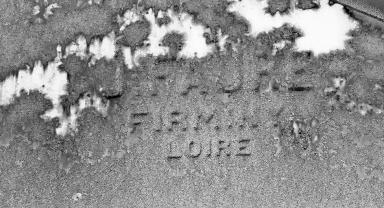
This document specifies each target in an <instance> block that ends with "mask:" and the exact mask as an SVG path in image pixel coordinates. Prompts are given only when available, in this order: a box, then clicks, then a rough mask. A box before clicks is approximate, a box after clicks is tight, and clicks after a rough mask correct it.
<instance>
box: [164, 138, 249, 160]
mask: <svg viewBox="0 0 384 208" xmlns="http://www.w3.org/2000/svg"><path fill="white" fill-rule="evenodd" d="M250 142H251V140H250V139H241V140H224V139H210V140H203V141H199V140H189V141H186V142H184V143H176V141H172V142H170V143H169V145H168V148H169V149H168V153H169V154H168V158H170V159H180V158H181V157H182V156H185V157H188V158H207V157H212V156H216V157H220V156H225V155H226V156H228V157H231V156H250V155H251V149H250V146H249V144H250ZM203 147H204V148H203Z"/></svg>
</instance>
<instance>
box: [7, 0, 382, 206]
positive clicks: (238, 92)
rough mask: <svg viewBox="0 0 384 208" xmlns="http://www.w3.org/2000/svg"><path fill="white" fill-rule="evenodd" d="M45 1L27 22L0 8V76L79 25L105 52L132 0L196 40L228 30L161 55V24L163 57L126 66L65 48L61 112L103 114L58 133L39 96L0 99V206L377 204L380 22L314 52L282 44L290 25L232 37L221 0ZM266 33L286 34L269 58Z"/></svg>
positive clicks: (26, 8)
mask: <svg viewBox="0 0 384 208" xmlns="http://www.w3.org/2000/svg"><path fill="white" fill-rule="evenodd" d="M49 2H50V3H54V2H55V1H49ZM57 2H59V3H61V5H62V8H59V9H57V10H55V11H54V14H53V15H51V16H49V18H48V19H47V20H46V21H44V23H43V24H36V23H33V24H32V23H31V22H30V19H29V18H32V17H30V16H27V15H26V14H23V15H19V13H24V12H25V13H28V14H30V12H31V10H32V5H34V1H27V0H24V1H22V0H20V1H15V3H14V4H10V3H8V2H7V1H5V3H3V4H4V5H2V6H0V11H1V9H2V10H4V12H0V15H1V16H0V17H1V21H0V22H1V26H0V34H2V35H1V36H0V37H1V39H0V40H1V42H0V47H1V48H2V49H3V51H2V52H0V68H1V71H0V80H4V79H5V77H7V76H8V75H9V74H10V73H11V72H12V73H16V71H17V69H20V68H22V67H24V66H23V64H24V63H33V62H34V61H36V60H37V59H39V60H43V61H44V60H45V61H49V60H51V59H52V58H53V57H55V53H56V46H57V44H68V43H69V42H71V41H73V40H75V38H76V35H78V34H80V33H81V34H84V35H85V36H86V38H87V41H88V43H89V40H91V39H92V38H94V37H99V36H104V35H107V34H108V33H109V32H110V31H112V30H113V31H115V32H116V33H117V35H116V36H117V39H118V41H117V43H118V44H119V45H118V47H120V46H121V45H125V46H130V47H133V48H135V47H141V46H142V45H141V44H142V42H143V41H144V40H145V39H146V38H147V35H148V34H147V32H148V31H147V30H146V28H145V24H143V25H141V24H142V22H137V23H134V24H132V25H129V26H128V27H127V28H126V29H125V30H124V31H123V32H122V33H118V28H119V27H118V25H117V23H116V20H115V19H114V18H115V17H116V15H118V14H121V10H124V11H125V9H127V8H132V7H133V6H134V4H136V3H138V4H139V7H143V8H139V10H140V11H141V10H143V11H145V9H146V8H155V9H157V10H165V9H168V8H172V9H175V10H177V9H179V10H182V11H184V12H189V13H191V14H193V17H194V20H195V21H196V22H197V23H201V24H203V25H205V26H207V27H208V28H211V31H212V34H207V41H208V42H209V41H213V40H214V39H215V38H212V37H210V36H214V35H216V34H217V32H218V29H221V30H222V32H223V34H227V35H228V36H229V37H228V41H227V43H226V50H225V51H219V50H217V51H215V53H212V54H209V55H208V56H206V57H204V58H200V59H198V58H176V57H177V52H178V50H180V48H182V47H184V45H183V44H182V42H183V40H184V39H183V38H184V37H183V35H180V34H175V33H173V34H170V35H169V36H166V38H164V40H163V44H164V45H166V46H169V47H170V49H171V53H170V55H169V56H167V57H153V56H147V57H144V58H142V60H141V63H142V64H141V65H140V66H135V67H133V68H131V69H129V68H127V67H126V66H125V65H124V63H123V62H124V61H123V57H122V54H121V53H120V52H117V53H116V54H115V56H114V58H113V59H112V60H107V59H106V58H103V59H101V60H97V61H96V62H95V64H94V65H92V64H89V63H90V62H89V60H90V57H86V58H83V59H81V58H80V57H76V56H75V55H71V56H69V57H67V58H66V59H65V60H63V65H62V66H61V68H60V70H62V71H64V72H66V73H67V74H68V86H67V90H68V94H67V95H66V96H64V97H63V98H62V100H61V102H62V103H61V104H62V106H63V111H64V114H65V115H66V116H69V115H70V114H71V107H73V106H74V105H77V104H78V105H80V104H79V102H81V99H82V98H83V97H84V96H87V95H88V94H96V95H97V96H99V97H100V100H101V101H102V102H103V103H104V102H105V103H108V111H107V112H106V113H105V114H104V113H100V109H95V108H86V109H85V110H83V111H81V112H80V113H79V117H78V119H77V131H74V132H72V133H69V134H66V135H64V136H60V135H57V134H56V133H55V129H56V128H57V127H58V126H59V125H60V122H62V121H60V120H59V119H53V120H49V121H47V120H44V119H43V118H42V117H41V115H43V114H44V112H45V111H46V110H48V109H50V108H51V107H52V106H51V105H52V104H51V102H50V101H49V100H48V99H47V98H45V97H44V96H43V95H42V94H40V93H39V92H37V91H33V92H22V93H21V95H20V96H19V97H17V98H15V100H14V102H13V103H12V104H10V105H8V106H0V122H1V123H0V201H1V204H0V207H383V205H384V195H383V194H384V173H383V170H384V163H383V157H384V155H383V154H384V151H383V148H384V141H383V134H384V128H383V125H384V120H383V118H382V116H383V114H382V112H381V111H380V110H384V109H383V101H384V90H383V88H384V74H383V60H384V59H383V56H384V51H383V48H384V47H382V46H383V45H384V39H383V38H382V37H383V36H382V34H383V31H382V30H381V29H378V28H374V27H373V26H371V25H369V24H362V25H361V27H360V28H359V29H357V30H355V31H352V32H351V35H352V39H351V40H350V41H348V43H347V47H346V49H345V50H338V51H333V52H331V53H328V54H324V55H321V56H317V57H314V56H313V54H311V53H307V52H296V51H294V50H293V47H294V41H295V39H296V38H297V37H299V36H300V35H303V34H300V31H296V30H295V29H294V28H290V27H289V26H287V25H285V26H284V27H282V28H276V29H274V30H273V31H271V32H269V33H262V34H260V35H259V36H258V37H257V38H251V37H249V36H247V35H245V34H244V33H245V32H246V28H247V27H246V24H245V23H244V21H243V20H241V19H239V18H237V17H234V16H233V15H232V14H229V13H228V12H226V9H225V8H226V6H227V5H228V3H227V2H224V1H203V0H202V1H181V2H179V1H140V2H128V1H119V0H104V1H103V2H102V4H100V5H99V4H97V3H93V4H92V5H88V3H87V2H85V3H84V2H81V4H80V3H79V5H80V6H77V3H78V2H77V1H75V0H73V1H69V0H68V1H63V2H61V1H57ZM273 2H274V1H270V6H273V7H274V8H275V12H276V11H284V10H283V9H282V8H283V6H282V5H283V3H282V2H279V3H278V4H275V3H273ZM299 2H301V3H302V5H304V3H303V2H304V1H299ZM175 5H176V6H175ZM284 5H285V4H284ZM305 5H306V4H305ZM7 6H9V10H12V11H18V13H17V12H16V14H15V15H14V16H13V15H12V14H11V13H9V14H8V13H6V12H5V11H7V10H6V9H4V8H6V7H7ZM175 7H176V8H175ZM303 7H304V6H303ZM271 12H272V10H271ZM27 20H28V21H27ZM23 21H27V22H28V23H25V24H27V26H23V24H24V22H23ZM164 24H166V22H165V23H164ZM1 28H9V29H4V30H2V29H1ZM28 32H29V33H28ZM282 40H289V41H291V42H292V43H291V44H287V45H286V46H285V47H283V48H282V49H281V50H278V51H277V52H276V53H275V54H272V50H273V45H274V44H275V43H277V42H279V41H282ZM213 42H214V41H213ZM0 89H1V88H0ZM0 96H1V91H0ZM92 102H93V101H92ZM84 105H85V104H84ZM2 143H4V144H5V143H8V145H4V144H2Z"/></svg>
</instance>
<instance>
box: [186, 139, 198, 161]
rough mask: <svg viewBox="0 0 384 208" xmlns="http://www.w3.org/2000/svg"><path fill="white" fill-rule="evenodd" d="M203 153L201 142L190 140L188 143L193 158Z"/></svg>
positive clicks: (189, 152) (189, 153)
mask: <svg viewBox="0 0 384 208" xmlns="http://www.w3.org/2000/svg"><path fill="white" fill-rule="evenodd" d="M200 154H201V143H200V142H195V141H190V142H189V144H188V155H189V156H190V157H192V158H196V157H199V156H200Z"/></svg>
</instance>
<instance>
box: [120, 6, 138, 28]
mask: <svg viewBox="0 0 384 208" xmlns="http://www.w3.org/2000/svg"><path fill="white" fill-rule="evenodd" d="M141 19H142V18H141V16H140V15H139V13H138V12H137V10H136V9H132V10H127V11H125V13H124V15H123V16H122V17H121V16H120V15H118V16H117V22H118V23H119V24H120V25H121V26H120V32H122V31H123V30H125V28H126V27H128V26H129V25H130V24H133V23H135V22H137V21H140V20H141Z"/></svg>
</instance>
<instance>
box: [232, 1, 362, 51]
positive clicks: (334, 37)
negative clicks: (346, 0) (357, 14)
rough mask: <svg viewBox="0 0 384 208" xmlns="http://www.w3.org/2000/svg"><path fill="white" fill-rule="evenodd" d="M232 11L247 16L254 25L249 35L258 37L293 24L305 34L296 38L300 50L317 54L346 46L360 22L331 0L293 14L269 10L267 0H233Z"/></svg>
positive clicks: (251, 26)
mask: <svg viewBox="0 0 384 208" xmlns="http://www.w3.org/2000/svg"><path fill="white" fill-rule="evenodd" d="M230 1H231V2H232V3H231V5H230V6H229V7H228V9H227V10H228V11H229V12H232V13H235V14H236V15H238V16H241V17H243V18H244V19H245V20H246V21H248V23H249V25H250V32H249V34H248V35H250V36H252V37H257V36H258V35H259V34H260V33H263V32H270V31H272V30H273V29H274V28H279V27H281V26H283V25H284V24H289V25H291V26H293V27H295V28H297V29H299V30H301V32H302V33H303V37H299V38H298V39H297V40H296V50H297V51H312V52H313V53H314V55H315V56H317V55H319V54H324V53H329V52H330V51H334V50H342V49H344V48H345V41H347V40H349V39H350V38H351V37H350V36H349V35H348V33H349V32H350V31H351V30H354V29H356V28H357V26H358V23H357V22H356V21H354V20H353V19H352V18H350V17H349V16H348V15H347V14H346V13H345V12H344V10H343V6H341V5H339V4H334V5H332V6H331V5H329V3H328V0H320V5H321V7H320V9H315V10H301V9H295V10H292V11H291V12H290V13H289V14H280V13H276V14H275V15H274V16H272V15H270V14H268V13H266V12H265V9H266V8H267V7H268V4H267V0H242V1H239V0H230Z"/></svg>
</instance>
